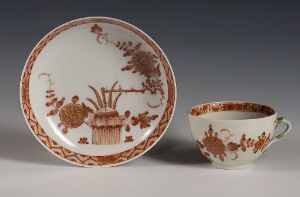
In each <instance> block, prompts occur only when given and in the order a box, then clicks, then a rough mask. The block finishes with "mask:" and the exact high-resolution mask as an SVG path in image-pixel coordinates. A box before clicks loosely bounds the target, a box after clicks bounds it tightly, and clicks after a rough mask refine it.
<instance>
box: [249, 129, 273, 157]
mask: <svg viewBox="0 0 300 197" xmlns="http://www.w3.org/2000/svg"><path fill="white" fill-rule="evenodd" d="M269 142H270V134H269V135H268V136H266V133H265V132H263V133H262V134H261V136H258V141H257V142H256V143H255V144H254V149H253V151H254V153H256V152H257V151H259V150H260V151H263V149H264V148H265V147H266V146H267V145H268V144H269Z"/></svg>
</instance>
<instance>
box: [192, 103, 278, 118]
mask: <svg viewBox="0 0 300 197" xmlns="http://www.w3.org/2000/svg"><path fill="white" fill-rule="evenodd" d="M275 113H276V112H275V110H274V109H273V108H271V107H269V106H266V105H261V104H257V103H250V102H215V103H207V104H202V105H198V106H195V107H193V108H191V109H190V110H189V114H190V115H192V116H197V117H201V118H205V119H213V120H248V119H258V118H265V117H268V116H271V115H273V114H275Z"/></svg>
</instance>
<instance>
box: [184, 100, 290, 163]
mask: <svg viewBox="0 0 300 197" xmlns="http://www.w3.org/2000/svg"><path fill="white" fill-rule="evenodd" d="M188 116H189V121H190V127H191V130H192V135H193V137H194V139H195V140H196V143H197V145H198V147H199V148H200V150H201V152H202V153H203V155H204V156H205V157H207V158H208V159H209V160H211V162H212V164H213V166H215V167H217V168H221V169H244V168H248V167H249V166H251V164H252V162H253V161H254V160H256V159H257V158H258V157H259V156H260V155H261V154H262V153H263V152H264V151H265V150H266V149H267V148H269V146H270V145H271V144H273V143H274V142H276V141H277V140H278V139H280V138H282V137H283V136H285V135H286V134H287V133H288V132H289V131H290V130H291V123H290V122H289V121H288V120H286V119H285V118H282V117H281V118H277V112H276V111H275V110H274V109H273V108H271V107H269V106H266V105H261V104H257V103H252V102H243V101H226V102H214V103H207V104H202V105H198V106H195V107H192V108H191V109H189V111H188ZM281 123H284V124H286V126H287V127H286V129H285V131H283V132H281V133H280V134H278V135H277V136H275V137H272V136H273V133H274V130H275V129H276V127H277V126H278V125H279V124H281Z"/></svg>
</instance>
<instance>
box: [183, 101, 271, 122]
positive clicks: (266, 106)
mask: <svg viewBox="0 0 300 197" xmlns="http://www.w3.org/2000/svg"><path fill="white" fill-rule="evenodd" d="M231 103H232V104H234V103H236V104H251V105H259V106H261V107H264V108H268V109H269V110H271V111H273V112H272V113H271V114H266V116H264V117H260V118H247V119H213V118H205V117H203V116H202V115H204V114H207V113H215V112H217V111H212V112H207V113H204V114H200V115H195V114H192V110H193V109H195V108H197V107H198V108H199V107H203V106H205V105H213V104H231ZM232 111H238V110H232ZM187 113H188V115H189V116H191V117H195V118H199V119H203V120H211V121H251V120H262V119H266V118H270V117H273V116H277V111H276V110H275V109H274V108H273V107H271V106H269V105H266V104H263V103H259V102H254V101H244V100H239V101H236V100H227V101H213V102H208V103H202V104H198V105H195V106H193V107H190V108H189V109H188V111H187Z"/></svg>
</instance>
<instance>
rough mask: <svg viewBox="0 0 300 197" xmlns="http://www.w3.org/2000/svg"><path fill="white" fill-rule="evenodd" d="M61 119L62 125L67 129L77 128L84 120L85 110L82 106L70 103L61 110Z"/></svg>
mask: <svg viewBox="0 0 300 197" xmlns="http://www.w3.org/2000/svg"><path fill="white" fill-rule="evenodd" d="M59 117H60V121H61V123H62V124H63V125H64V126H65V127H67V128H77V127H79V126H81V125H82V123H83V120H84V114H83V110H82V107H81V105H80V104H74V103H70V104H67V105H65V106H63V108H62V109H61V110H60V112H59Z"/></svg>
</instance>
